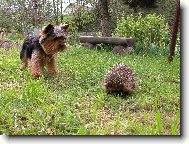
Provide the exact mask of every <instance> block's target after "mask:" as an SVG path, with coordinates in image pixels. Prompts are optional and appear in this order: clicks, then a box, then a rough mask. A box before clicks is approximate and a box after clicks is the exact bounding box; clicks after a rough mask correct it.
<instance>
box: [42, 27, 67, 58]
mask: <svg viewBox="0 0 189 144" xmlns="http://www.w3.org/2000/svg"><path fill="white" fill-rule="evenodd" d="M68 27H69V25H68V24H60V25H56V26H54V25H51V24H49V25H48V26H46V27H44V28H43V29H42V30H41V31H40V34H39V36H40V37H39V43H40V44H41V46H42V48H43V50H44V51H45V53H46V54H48V55H52V54H54V53H57V52H58V51H63V50H64V49H66V44H65V43H66V38H67V34H68V32H67V29H68Z"/></svg>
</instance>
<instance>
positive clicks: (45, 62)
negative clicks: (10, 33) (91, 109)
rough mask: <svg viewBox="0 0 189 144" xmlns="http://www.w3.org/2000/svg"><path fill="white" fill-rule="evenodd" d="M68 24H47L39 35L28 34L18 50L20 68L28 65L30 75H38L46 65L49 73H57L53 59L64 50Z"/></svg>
mask: <svg viewBox="0 0 189 144" xmlns="http://www.w3.org/2000/svg"><path fill="white" fill-rule="evenodd" d="M68 27H69V25H68V24H60V25H57V26H53V25H51V24H49V25H48V26H46V27H44V28H43V29H42V30H41V31H40V34H39V36H28V37H27V38H26V39H25V40H24V43H23V45H22V50H21V52H20V59H21V64H20V69H21V70H22V69H24V68H26V67H27V65H29V67H30V68H31V72H32V75H33V76H34V77H40V76H41V75H42V74H43V69H44V66H46V67H47V72H48V74H49V75H55V74H56V73H57V70H56V65H55V59H56V54H57V52H59V51H63V50H65V49H66V48H67V47H66V44H65V43H66V38H67V29H68Z"/></svg>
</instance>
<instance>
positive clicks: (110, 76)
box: [103, 64, 136, 94]
mask: <svg viewBox="0 0 189 144" xmlns="http://www.w3.org/2000/svg"><path fill="white" fill-rule="evenodd" d="M103 86H104V88H105V90H106V92H107V93H111V92H121V93H127V94H130V93H133V92H135V88H136V77H135V74H134V72H133V71H132V69H131V68H129V67H128V66H127V65H125V64H116V65H114V66H113V67H112V68H111V69H110V70H108V72H107V73H106V75H105V76H104V81H103Z"/></svg>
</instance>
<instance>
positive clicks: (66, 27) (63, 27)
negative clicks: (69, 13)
mask: <svg viewBox="0 0 189 144" xmlns="http://www.w3.org/2000/svg"><path fill="white" fill-rule="evenodd" d="M60 27H61V29H65V30H66V29H68V27H69V24H61V25H60Z"/></svg>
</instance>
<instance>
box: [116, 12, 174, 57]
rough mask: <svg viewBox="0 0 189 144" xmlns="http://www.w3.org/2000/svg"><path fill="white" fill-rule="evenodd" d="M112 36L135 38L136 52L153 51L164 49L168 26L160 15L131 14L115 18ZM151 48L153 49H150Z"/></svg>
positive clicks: (167, 42)
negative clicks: (115, 24)
mask: <svg viewBox="0 0 189 144" xmlns="http://www.w3.org/2000/svg"><path fill="white" fill-rule="evenodd" d="M114 36H119V37H127V38H129V37H133V38H136V44H135V47H134V48H135V50H136V52H137V53H140V52H142V53H148V52H150V53H151V52H152V51H153V52H154V53H155V54H156V53H157V51H162V50H159V49H160V48H161V49H165V51H167V50H166V49H167V46H168V44H169V39H170V35H169V26H168V23H166V22H165V18H164V17H163V16H162V15H157V14H148V15H146V16H143V15H142V14H141V13H139V14H138V15H137V16H135V15H133V14H131V15H129V16H127V17H126V18H124V17H122V18H120V19H119V20H117V26H116V29H115V34H114ZM150 49H153V50H150Z"/></svg>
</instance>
